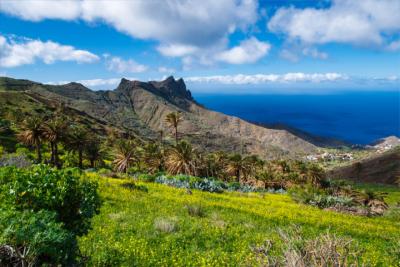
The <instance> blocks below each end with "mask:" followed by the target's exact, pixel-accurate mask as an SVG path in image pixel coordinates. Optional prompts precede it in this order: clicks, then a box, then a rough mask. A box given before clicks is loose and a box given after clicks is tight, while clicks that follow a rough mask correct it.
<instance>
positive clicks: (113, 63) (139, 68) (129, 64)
mask: <svg viewBox="0 0 400 267" xmlns="http://www.w3.org/2000/svg"><path fill="white" fill-rule="evenodd" d="M106 66H107V69H108V70H111V71H115V72H118V73H126V72H131V73H139V72H145V71H146V70H147V69H148V67H147V66H145V65H142V64H139V63H137V62H136V61H134V60H133V59H128V60H123V59H122V58H120V57H111V58H109V57H108V56H107V57H106Z"/></svg>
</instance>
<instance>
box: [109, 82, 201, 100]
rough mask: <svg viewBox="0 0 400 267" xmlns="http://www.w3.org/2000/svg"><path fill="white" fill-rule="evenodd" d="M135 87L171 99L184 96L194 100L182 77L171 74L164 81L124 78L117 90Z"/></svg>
mask: <svg viewBox="0 0 400 267" xmlns="http://www.w3.org/2000/svg"><path fill="white" fill-rule="evenodd" d="M135 88H141V89H145V90H148V91H150V92H152V93H155V94H158V95H161V96H163V97H166V98H169V99H171V98H183V99H187V100H191V101H193V97H192V93H191V92H190V91H189V90H187V89H186V84H185V82H184V81H183V79H182V78H180V79H178V80H175V78H174V77H173V76H169V77H168V78H166V79H165V80H163V81H150V82H141V81H129V80H127V79H125V78H122V79H121V82H120V84H119V85H118V87H117V89H116V90H118V91H125V92H126V91H129V90H133V89H135Z"/></svg>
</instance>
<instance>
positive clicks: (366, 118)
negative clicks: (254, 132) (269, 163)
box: [193, 90, 400, 145]
mask: <svg viewBox="0 0 400 267" xmlns="http://www.w3.org/2000/svg"><path fill="white" fill-rule="evenodd" d="M193 96H194V98H195V99H196V101H198V102H199V103H200V104H202V105H204V106H205V107H206V108H209V109H212V110H215V111H218V112H222V113H225V114H228V115H232V116H236V117H239V118H241V119H244V120H247V121H249V122H253V123H260V124H266V125H274V124H283V125H285V126H289V127H291V128H295V129H297V130H301V131H304V132H307V133H309V134H311V135H315V136H321V137H327V138H335V139H339V140H342V141H345V142H349V143H352V144H359V145H367V144H370V143H372V142H374V141H376V140H378V139H381V138H385V137H387V136H392V135H394V136H397V137H399V136H400V110H399V109H400V108H399V107H400V90H387V91H386V90H385V91H378V90H371V91H357V90H340V91H330V92H322V91H315V93H310V92H307V93H304V92H303V93H302V92H292V93H290V92H287V91H283V92H280V93H279V92H277V91H273V92H262V93H237V94H234V93H201V92H193ZM222 96H223V97H222Z"/></svg>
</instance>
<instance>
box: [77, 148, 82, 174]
mask: <svg viewBox="0 0 400 267" xmlns="http://www.w3.org/2000/svg"><path fill="white" fill-rule="evenodd" d="M78 154H79V168H80V169H83V164H82V162H83V152H82V149H79V151H78Z"/></svg>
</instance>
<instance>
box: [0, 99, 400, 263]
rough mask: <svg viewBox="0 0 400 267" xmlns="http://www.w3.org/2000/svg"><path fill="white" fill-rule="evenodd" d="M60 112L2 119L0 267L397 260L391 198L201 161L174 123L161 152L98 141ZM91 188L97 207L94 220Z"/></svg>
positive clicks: (118, 137) (307, 169) (281, 163)
mask: <svg viewBox="0 0 400 267" xmlns="http://www.w3.org/2000/svg"><path fill="white" fill-rule="evenodd" d="M0 112H3V111H1V110H0ZM66 112H67V111H66V110H65V108H64V107H62V106H59V107H57V108H55V109H54V111H53V112H48V111H46V112H45V111H40V110H39V111H38V112H32V113H31V114H30V116H29V117H18V116H16V117H13V116H14V115H17V114H18V113H10V112H9V111H7V112H5V113H0V114H1V115H2V118H1V120H0V135H1V138H0V141H1V143H0V144H1V146H0V148H1V149H0V167H1V168H0V200H1V201H0V203H1V204H0V231H1V232H2V235H1V236H0V256H1V257H0V265H2V264H4V265H13V264H15V263H17V264H20V265H24V266H29V265H31V266H35V265H41V264H50V265H51V264H62V265H71V264H87V265H95V266H115V265H141V266H154V265H164V266H165V265H168V266H170V265H172V266H173V265H178V266H182V265H188V264H189V265H190V264H192V265H195V266H198V265H223V264H228V265H235V264H237V263H240V264H241V265H246V266H248V265H250V266H251V265H262V266H263V265H266V266H287V265H290V264H291V263H293V260H294V261H295V262H301V264H302V265H303V266H320V265H321V264H322V262H324V261H326V262H327V264H326V265H327V266H339V265H340V266H346V265H352V264H353V265H354V264H355V265H357V264H359V265H362V264H364V265H369V264H371V265H375V264H383V265H386V264H395V263H396V262H398V261H399V258H398V257H397V256H396V253H398V252H393V251H391V249H392V247H393V246H395V245H394V244H395V242H396V240H398V239H399V232H398V230H397V222H398V219H399V218H400V217H399V214H400V212H399V208H398V207H396V203H395V201H399V199H397V196H398V195H396V194H393V193H392V192H391V193H390V194H389V196H390V197H392V198H393V199H395V201H393V199H390V203H389V202H388V200H387V199H388V195H386V194H381V193H378V192H376V191H371V190H368V188H357V187H356V186H354V185H351V184H349V183H347V182H343V181H332V180H329V179H327V177H326V174H325V170H324V169H323V168H322V167H321V166H320V165H318V163H310V162H302V161H298V160H270V161H265V160H262V159H261V158H260V157H259V156H257V155H248V154H244V153H234V154H231V153H226V152H223V151H218V152H207V151H199V150H198V149H196V148H195V147H194V146H192V144H191V143H190V142H189V141H188V140H187V139H186V138H185V135H184V134H183V133H180V132H179V128H178V127H179V125H180V123H182V121H183V120H182V117H181V116H180V114H179V113H171V114H169V115H168V116H167V117H166V122H167V123H169V125H170V126H171V130H172V131H171V135H172V136H173V137H174V141H175V142H168V141H166V140H164V138H163V137H164V132H160V138H159V139H158V138H157V139H156V140H148V139H143V138H140V137H138V136H137V135H135V134H134V133H131V132H129V131H121V130H120V129H117V128H113V127H111V126H110V127H108V129H107V131H108V133H109V134H108V135H107V137H105V136H104V135H99V134H97V131H96V130H95V129H93V128H92V126H91V125H90V124H88V123H86V122H83V121H82V120H81V118H80V117H79V116H72V115H70V114H69V115H68V114H66ZM4 114H5V116H3V115H4ZM12 114H14V115H12ZM7 138H9V139H7ZM5 140H7V142H5ZM2 166H4V167H2ZM71 167H73V168H71ZM88 168H89V169H88ZM84 169H88V170H87V173H88V174H84V173H83V172H82V170H84ZM109 177H113V178H114V179H110V178H109ZM115 178H118V179H115ZM95 180H96V182H94V181H95ZM97 181H99V182H100V184H101V191H100V192H101V194H102V198H103V200H104V202H105V203H104V205H103V207H102V208H101V212H100V214H99V215H97V216H95V215H96V214H98V212H99V208H100V203H101V201H100V197H99V195H98V191H97ZM165 185H168V186H170V187H175V188H168V187H166V186H165ZM387 203H389V204H387ZM304 204H306V205H304ZM316 207H318V208H319V209H318V208H316ZM323 209H324V210H323ZM327 210H330V211H327ZM332 211H336V212H341V213H347V214H340V213H333V212H332ZM350 214H352V215H350ZM353 214H356V215H364V216H370V217H372V216H375V215H383V216H381V217H378V218H367V217H358V216H354V215H353ZM93 217H94V219H93V220H94V229H93V230H92V231H89V230H90V228H91V219H92V218H93ZM21 222H23V223H21ZM246 225H247V226H246ZM351 225H353V226H354V225H356V226H357V228H352V227H351ZM330 227H331V229H330ZM385 229H386V230H385ZM331 230H332V231H333V232H331ZM385 231H386V232H385ZM77 239H79V246H78V244H77ZM332 247H334V249H332ZM318 249H319V250H318ZM324 257H327V258H324ZM338 262H341V263H340V264H339V265H338ZM343 262H345V263H346V264H344V265H343ZM185 263H186V264H185ZM322 265H323V264H322Z"/></svg>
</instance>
